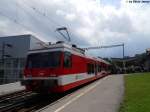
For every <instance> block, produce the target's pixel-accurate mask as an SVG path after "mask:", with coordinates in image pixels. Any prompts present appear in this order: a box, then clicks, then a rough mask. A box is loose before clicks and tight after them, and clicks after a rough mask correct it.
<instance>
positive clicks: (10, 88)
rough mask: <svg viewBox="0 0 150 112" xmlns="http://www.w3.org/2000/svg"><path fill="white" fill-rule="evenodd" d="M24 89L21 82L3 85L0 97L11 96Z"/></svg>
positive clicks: (0, 89)
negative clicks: (10, 94)
mask: <svg viewBox="0 0 150 112" xmlns="http://www.w3.org/2000/svg"><path fill="white" fill-rule="evenodd" d="M24 89H25V87H24V86H21V84H20V82H15V83H9V84H3V85H0V95H4V94H9V93H13V92H16V91H20V90H24Z"/></svg>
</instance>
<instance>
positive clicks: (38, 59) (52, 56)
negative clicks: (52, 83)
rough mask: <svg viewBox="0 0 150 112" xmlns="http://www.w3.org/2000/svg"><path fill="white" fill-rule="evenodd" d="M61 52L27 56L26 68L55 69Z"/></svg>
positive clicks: (58, 64)
mask: <svg viewBox="0 0 150 112" xmlns="http://www.w3.org/2000/svg"><path fill="white" fill-rule="evenodd" d="M60 58H61V52H44V53H33V54H30V55H28V58H27V65H26V67H27V68H56V67H59V66H60Z"/></svg>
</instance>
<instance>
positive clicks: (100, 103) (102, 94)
mask: <svg viewBox="0 0 150 112" xmlns="http://www.w3.org/2000/svg"><path fill="white" fill-rule="evenodd" d="M123 94H124V80H123V75H110V76H107V77H105V78H103V79H100V80H98V81H95V82H94V83H92V84H90V85H88V86H86V87H84V88H82V89H80V90H78V91H77V92H75V93H73V94H71V95H69V96H67V97H65V98H62V99H60V101H58V102H57V103H54V104H51V105H49V106H47V107H45V108H44V109H41V110H40V112H117V111H118V108H119V106H120V102H121V101H122V98H123Z"/></svg>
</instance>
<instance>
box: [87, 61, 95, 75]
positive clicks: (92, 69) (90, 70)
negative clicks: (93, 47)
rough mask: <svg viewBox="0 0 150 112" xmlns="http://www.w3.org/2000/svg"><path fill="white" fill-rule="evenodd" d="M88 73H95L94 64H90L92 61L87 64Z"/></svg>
mask: <svg viewBox="0 0 150 112" xmlns="http://www.w3.org/2000/svg"><path fill="white" fill-rule="evenodd" d="M87 73H88V74H92V73H94V64H90V63H88V64H87Z"/></svg>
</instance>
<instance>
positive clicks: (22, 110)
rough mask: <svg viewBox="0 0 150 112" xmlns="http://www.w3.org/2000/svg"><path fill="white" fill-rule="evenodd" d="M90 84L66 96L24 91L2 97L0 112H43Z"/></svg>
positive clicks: (73, 90) (65, 94)
mask: <svg viewBox="0 0 150 112" xmlns="http://www.w3.org/2000/svg"><path fill="white" fill-rule="evenodd" d="M90 83H92V82H90ZM90 83H88V84H90ZM88 84H84V85H82V86H79V87H77V88H74V89H72V90H69V91H67V92H65V93H64V94H47V95H46V94H37V93H33V92H26V91H22V92H18V93H17V92H16V93H13V94H10V95H4V97H2V96H0V112H35V111H37V112H41V111H42V110H44V109H45V108H48V107H49V106H52V105H54V104H56V103H58V102H60V101H61V100H63V99H65V98H67V97H68V96H70V95H72V94H73V93H74V92H76V91H78V90H79V89H81V88H84V86H85V85H88Z"/></svg>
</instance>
